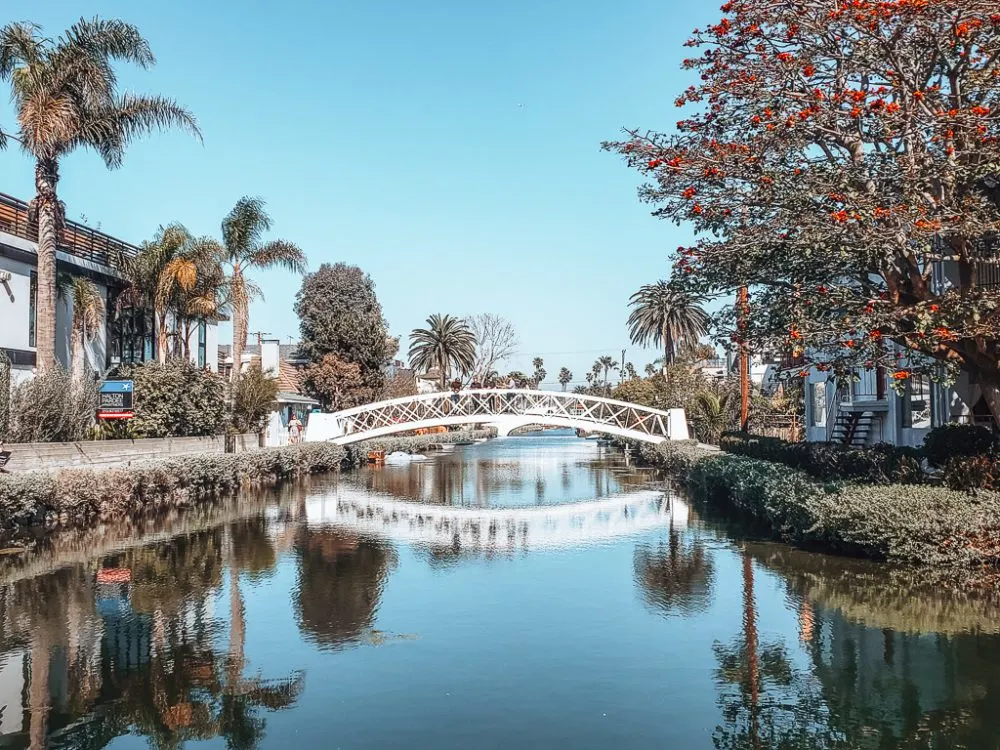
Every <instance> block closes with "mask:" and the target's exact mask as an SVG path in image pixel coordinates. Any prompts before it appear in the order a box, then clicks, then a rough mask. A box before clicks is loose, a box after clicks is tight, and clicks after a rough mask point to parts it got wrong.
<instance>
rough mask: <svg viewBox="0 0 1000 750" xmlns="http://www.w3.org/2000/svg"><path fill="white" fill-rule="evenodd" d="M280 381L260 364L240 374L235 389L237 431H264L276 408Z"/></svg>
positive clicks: (234, 413)
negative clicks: (268, 373) (269, 374)
mask: <svg viewBox="0 0 1000 750" xmlns="http://www.w3.org/2000/svg"><path fill="white" fill-rule="evenodd" d="M277 396H278V381H277V380H275V379H274V378H271V377H268V376H267V375H265V374H264V372H263V370H261V368H260V365H259V364H254V365H252V366H251V367H250V368H248V369H247V370H245V371H244V372H243V373H241V375H240V379H239V380H238V381H237V383H236V387H235V388H234V389H233V414H232V421H233V428H234V429H235V430H236V432H239V433H247V432H254V433H259V432H263V431H264V428H265V427H266V426H267V418H268V417H269V416H270V414H271V412H272V411H274V408H275V399H276V398H277Z"/></svg>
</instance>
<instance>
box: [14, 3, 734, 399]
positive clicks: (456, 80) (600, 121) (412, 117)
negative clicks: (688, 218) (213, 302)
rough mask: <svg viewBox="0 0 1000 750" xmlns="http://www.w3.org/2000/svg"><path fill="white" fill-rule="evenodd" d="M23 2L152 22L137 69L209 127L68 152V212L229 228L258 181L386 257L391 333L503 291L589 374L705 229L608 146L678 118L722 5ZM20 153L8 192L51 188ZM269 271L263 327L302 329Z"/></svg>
mask: <svg viewBox="0 0 1000 750" xmlns="http://www.w3.org/2000/svg"><path fill="white" fill-rule="evenodd" d="M22 7H23V6H22ZM25 13H26V14H29V15H25V16H24V17H23V18H21V17H19V18H10V17H6V18H4V19H3V20H4V21H10V20H31V21H35V22H37V23H40V24H42V25H43V26H44V27H45V30H46V32H48V33H49V34H52V35H56V34H57V33H59V32H61V31H62V30H63V29H64V28H65V27H66V26H68V25H69V24H70V23H72V21H74V20H75V19H76V18H78V17H79V16H80V15H81V14H83V15H87V16H92V15H101V16H115V17H120V18H123V19H126V20H128V21H131V22H133V23H136V24H137V25H138V26H139V27H140V29H141V30H142V31H143V33H144V34H145V35H146V36H147V38H148V39H149V40H150V43H151V44H152V47H153V51H154V52H155V54H156V55H157V58H158V64H157V66H156V67H155V68H153V69H152V70H151V71H148V72H143V71H136V70H130V69H123V70H122V76H121V78H122V81H123V84H124V87H125V88H131V89H135V90H140V91H146V92H151V93H159V94H164V95H168V96H172V97H174V98H176V99H178V100H179V101H180V102H181V103H183V104H184V105H186V106H188V107H189V108H190V109H191V110H192V111H193V112H194V113H195V115H196V116H197V117H198V119H199V123H200V125H201V128H202V131H203V133H204V145H202V144H200V143H198V142H197V141H195V140H194V139H192V138H190V137H189V136H185V135H183V134H180V133H171V134H167V135H159V136H152V137H150V138H148V139H145V140H143V141H140V142H138V143H136V144H135V145H134V146H133V147H132V148H131V149H130V151H129V153H128V155H127V158H126V162H125V165H124V167H123V168H122V169H120V170H117V171H114V172H109V171H107V170H106V169H105V168H104V166H103V165H102V163H101V162H100V161H99V159H97V157H96V156H94V155H93V154H88V153H80V154H75V155H73V156H72V157H70V158H68V159H67V160H66V161H65V163H64V164H63V167H62V181H61V183H60V188H61V196H62V198H63V200H65V202H66V204H67V212H68V216H69V217H70V218H72V219H78V220H79V219H81V218H83V217H85V218H86V220H87V221H89V222H90V223H92V224H100V226H101V228H102V229H104V230H105V231H107V232H110V233H111V234H114V235H116V236H120V237H122V238H124V239H127V240H130V241H133V242H139V241H141V240H143V239H146V238H148V237H150V236H151V235H152V234H153V232H154V231H155V230H156V227H157V226H158V225H159V224H163V223H167V222H170V221H181V222H182V223H184V224H185V225H187V226H188V227H189V228H190V229H191V230H192V231H194V232H196V233H199V234H208V233H217V232H218V226H219V222H220V220H221V218H222V216H224V215H225V213H226V212H227V211H228V210H229V209H230V208H231V207H232V205H233V204H234V203H235V202H236V200H237V199H238V198H239V197H240V196H241V195H244V194H250V195H257V196H260V197H262V198H264V199H265V200H266V201H267V202H268V206H269V210H270V211H271V214H272V217H273V219H274V224H275V232H274V236H276V237H277V236H280V237H283V238H286V239H289V240H292V241H294V242H296V243H298V244H299V245H300V246H301V247H302V248H303V249H304V250H305V251H306V253H307V254H308V256H309V261H310V266H311V267H316V266H318V265H319V264H321V263H324V262H331V263H332V262H337V261H344V262H347V263H354V264H357V265H359V266H361V267H362V268H363V269H365V270H366V271H367V272H368V273H370V274H371V276H372V278H373V279H374V280H375V284H376V288H377V292H378V295H379V298H380V300H381V302H382V305H383V307H384V310H385V314H386V317H387V318H388V320H389V324H390V328H391V330H392V332H393V333H394V334H397V335H398V334H403V335H404V336H405V335H406V334H408V332H409V331H410V330H411V329H412V328H414V327H416V326H419V325H421V324H422V323H423V321H424V320H425V318H426V317H427V316H428V315H429V314H430V313H433V312H442V313H452V314H456V315H465V314H472V313H477V312H493V313H498V314H502V315H504V316H506V317H508V318H510V319H511V320H512V321H513V322H514V324H515V325H516V326H517V328H518V331H519V334H520V339H521V346H520V347H519V351H520V354H519V355H518V356H517V357H515V358H514V360H513V361H512V362H511V366H513V367H519V368H522V369H529V368H530V361H531V358H532V357H533V356H535V355H540V356H543V357H544V359H545V363H546V368H547V369H548V371H549V372H550V373H551V374H552V375H550V378H552V377H553V375H554V374H555V373H556V372H557V371H558V369H559V367H561V366H564V365H565V366H569V367H570V368H571V369H572V370H573V371H574V374H575V375H576V379H577V380H581V381H582V380H583V375H584V373H585V371H586V370H587V369H589V365H590V363H591V362H593V360H594V359H595V358H596V357H597V356H598V355H599V354H601V353H608V354H613V355H614V356H616V357H617V356H619V355H620V353H621V350H622V348H623V347H626V346H628V338H627V331H626V327H625V318H626V317H627V310H626V303H627V298H628V295H629V294H630V293H631V292H633V291H634V290H635V289H636V288H637V287H638V286H640V285H641V284H643V283H646V282H649V281H654V280H656V279H657V278H659V277H661V276H663V275H664V274H665V273H666V272H667V264H666V256H667V253H668V252H669V250H670V249H671V248H673V247H676V246H677V245H678V244H682V243H684V242H686V241H688V240H689V239H690V235H689V233H688V231H687V230H686V229H684V228H680V229H678V228H676V227H673V226H672V225H670V224H668V223H666V222H662V221H657V220H655V219H653V218H652V217H651V216H650V215H649V207H648V206H645V205H642V204H640V203H639V202H638V200H637V198H636V193H635V190H636V187H637V186H638V184H639V176H638V175H637V174H635V173H634V172H630V171H629V170H627V169H626V168H625V167H624V166H623V165H622V164H621V162H620V161H619V160H618V159H617V158H616V157H615V156H612V155H610V154H606V153H602V152H601V151H600V147H599V146H600V142H601V140H603V139H612V138H615V137H617V136H618V135H619V133H620V129H621V128H622V127H623V126H626V125H627V126H642V127H651V128H659V129H665V128H669V127H672V123H674V122H675V121H676V120H677V119H678V116H677V113H678V111H677V110H676V109H675V107H674V105H673V100H674V98H675V96H676V95H677V94H678V93H679V92H680V91H681V90H682V89H683V88H685V87H686V86H687V85H688V84H689V83H690V81H688V80H686V78H685V74H683V73H682V72H681V71H680V69H679V68H680V61H681V59H682V57H684V53H685V50H684V48H683V47H682V44H683V42H684V40H685V39H686V37H687V35H688V34H689V33H690V31H691V29H693V28H694V27H696V26H699V25H704V24H705V23H706V22H708V21H715V20H717V18H716V17H717V16H718V15H719V12H718V9H717V4H716V3H692V2H681V1H680V0H660V1H659V2H656V1H654V0H621V2H618V3H614V4H612V3H606V2H601V3H598V2H591V1H589V0H585V1H583V2H581V1H579V0H576V1H574V2H569V0H554V1H552V2H548V3H538V2H533V1H529V0H508V2H504V3H483V2H472V3H470V2H459V0H432V1H431V2H423V3H413V2H403V1H402V0H394V1H391V2H390V1H387V0H375V1H373V2H366V3H347V2H341V1H339V0H337V1H335V2H321V1H320V0H286V2H283V3H278V4H275V3H265V2H256V1H253V2H241V3H236V2H232V1H229V2H222V1H220V2H205V1H204V0H201V1H200V2H194V1H193V0H174V2H171V3H136V2H134V0H128V1H125V0H92V1H91V2H87V3H81V2H79V0H73V1H72V2H70V0H46V2H44V3H38V4H36V5H35V6H34V7H33V8H31V9H30V10H28V11H25ZM0 123H3V124H4V125H5V126H7V127H9V126H10V124H11V119H10V111H9V108H8V107H7V106H6V102H4V103H3V105H2V106H0ZM0 175H2V180H0V191H3V192H7V193H12V194H15V195H18V196H22V197H24V198H26V199H27V198H30V197H31V195H32V193H33V187H32V185H33V172H32V168H31V164H30V162H28V161H27V160H26V159H25V158H24V157H23V156H22V155H20V154H19V153H18V152H17V151H16V150H12V151H8V152H7V153H6V154H0ZM258 281H260V282H261V284H262V286H263V287H264V289H265V292H266V295H267V297H266V300H265V301H263V302H259V303H257V304H256V305H255V306H254V307H253V309H252V318H251V324H252V325H251V328H252V330H263V331H267V332H270V333H272V334H275V335H280V336H281V337H282V338H283V339H284V340H286V341H287V340H288V337H289V336H296V335H297V332H298V324H297V321H296V318H295V315H294V312H293V310H292V305H293V301H294V297H295V293H296V291H297V289H298V286H299V280H298V279H296V278H293V277H291V276H289V275H287V274H285V273H283V272H281V273H278V272H274V273H269V274H267V275H266V277H263V278H259V279H258ZM226 335H227V337H228V334H226ZM404 349H405V342H404ZM655 356H656V355H655V353H653V352H652V351H646V352H643V351H640V350H637V349H634V348H630V350H629V355H628V357H629V359H630V360H632V361H635V363H636V364H637V366H640V367H641V365H642V364H644V363H645V362H648V361H650V360H652V359H653V358H654V357H655Z"/></svg>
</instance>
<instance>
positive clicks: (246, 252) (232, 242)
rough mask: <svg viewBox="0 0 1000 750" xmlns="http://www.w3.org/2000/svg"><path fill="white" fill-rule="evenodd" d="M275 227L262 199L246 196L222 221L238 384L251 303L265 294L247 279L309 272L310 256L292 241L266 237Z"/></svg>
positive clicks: (234, 360) (223, 247)
mask: <svg viewBox="0 0 1000 750" xmlns="http://www.w3.org/2000/svg"><path fill="white" fill-rule="evenodd" d="M270 229H271V217H270V216H268V214H267V211H266V210H265V207H264V201H262V200H261V199H260V198H250V197H247V196H244V197H243V198H240V199H239V201H237V203H236V205H235V206H234V207H233V210H232V211H230V212H229V214H228V215H227V216H226V218H225V219H223V220H222V258H223V262H224V265H225V266H227V267H228V271H229V274H228V277H227V287H228V295H229V301H230V306H231V308H232V312H233V372H232V379H233V382H234V383H235V382H236V381H237V380H238V379H239V376H240V367H241V361H242V358H243V350H244V349H245V348H246V345H247V323H248V316H249V314H250V303H251V302H252V301H253V300H254V299H256V298H258V297H262V296H263V294H262V292H261V289H260V287H258V286H257V285H256V284H255V283H253V281H251V280H250V279H249V278H247V274H248V273H250V272H252V271H254V270H265V269H269V268H285V269H288V270H289V271H293V272H294V273H298V274H304V273H305V271H306V255H305V253H304V252H302V250H301V249H299V247H298V245H295V244H293V243H291V242H289V241H288V240H265V239H264V234H265V233H267V232H268V231H269V230H270Z"/></svg>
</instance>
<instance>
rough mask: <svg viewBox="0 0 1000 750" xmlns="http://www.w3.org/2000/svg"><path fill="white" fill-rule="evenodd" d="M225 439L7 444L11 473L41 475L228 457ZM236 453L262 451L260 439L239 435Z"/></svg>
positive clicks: (221, 437)
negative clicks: (202, 455) (196, 456)
mask: <svg viewBox="0 0 1000 750" xmlns="http://www.w3.org/2000/svg"><path fill="white" fill-rule="evenodd" d="M225 441H226V439H225V437H223V436H221V435H217V436H213V437H188V438H148V439H144V440H88V441H80V442H78V443H7V444H5V445H4V448H3V449H4V450H8V451H10V452H11V457H10V462H9V463H8V464H7V467H6V468H7V471H9V472H11V473H14V472H20V471H39V470H42V471H44V470H46V469H64V468H69V467H91V468H102V467H111V466H129V465H131V464H133V463H138V462H142V461H149V460H151V459H156V458H166V457H168V456H185V455H190V454H193V453H224V452H225V449H226V445H225ZM235 441H236V451H237V452H240V451H245V450H251V449H255V448H257V447H258V438H257V436H256V435H237V436H236V438H235Z"/></svg>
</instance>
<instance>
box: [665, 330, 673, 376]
mask: <svg viewBox="0 0 1000 750" xmlns="http://www.w3.org/2000/svg"><path fill="white" fill-rule="evenodd" d="M673 363H674V337H673V334H671V332H670V326H663V374H664V375H666V374H667V368H668V367H670V365H672V364H673Z"/></svg>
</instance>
